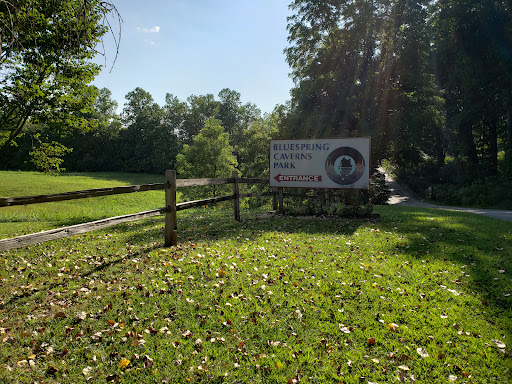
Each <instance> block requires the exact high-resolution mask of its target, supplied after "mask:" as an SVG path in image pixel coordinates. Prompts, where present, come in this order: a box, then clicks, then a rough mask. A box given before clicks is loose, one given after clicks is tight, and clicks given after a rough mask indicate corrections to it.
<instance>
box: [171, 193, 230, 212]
mask: <svg viewBox="0 0 512 384" xmlns="http://www.w3.org/2000/svg"><path fill="white" fill-rule="evenodd" d="M234 198H235V197H234V196H233V195H228V196H220V197H211V198H209V199H203V200H194V201H187V202H185V203H178V204H176V210H177V211H182V210H184V209H189V208H193V207H200V206H202V205H208V204H213V203H218V202H221V201H228V200H233V199H234Z"/></svg>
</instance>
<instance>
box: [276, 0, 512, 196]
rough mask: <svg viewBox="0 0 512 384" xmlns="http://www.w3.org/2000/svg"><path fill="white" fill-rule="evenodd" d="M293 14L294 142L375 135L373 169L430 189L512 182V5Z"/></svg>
mask: <svg viewBox="0 0 512 384" xmlns="http://www.w3.org/2000/svg"><path fill="white" fill-rule="evenodd" d="M291 9H292V10H293V15H292V16H291V17H290V18H289V26H288V30H289V43H290V46H289V47H288V48H287V50H286V54H287V60H288V63H289V64H290V66H291V68H292V75H293V77H294V80H295V83H296V86H295V88H294V89H293V90H292V100H291V104H290V113H289V116H288V119H287V121H286V124H285V127H284V129H283V131H282V135H283V136H286V137H294V138H310V137H311V138H314V137H340V136H341V137H343V136H371V137H372V147H373V148H372V159H373V162H374V163H375V164H377V163H378V162H380V161H381V160H382V159H389V160H390V162H391V164H392V165H394V166H396V167H397V172H398V173H399V175H400V176H402V177H404V176H406V177H408V180H409V181H410V184H411V187H413V188H414V187H416V190H417V192H420V193H423V192H425V193H426V192H427V191H432V189H433V188H438V189H440V190H446V188H445V186H443V187H438V185H442V184H450V185H452V186H454V188H453V190H454V191H458V190H460V188H461V186H462V187H463V186H470V185H471V183H474V182H475V180H483V179H485V178H486V177H489V176H492V177H495V178H496V179H495V180H494V182H493V184H496V182H497V183H498V184H500V183H503V182H506V181H507V180H508V182H509V183H510V179H511V176H512V167H511V161H512V160H511V158H512V121H511V119H512V115H511V112H512V109H511V107H512V103H511V100H512V98H511V96H512V82H511V79H512V78H511V74H512V56H511V55H510V52H512V23H511V21H510V20H511V18H510V15H511V12H512V9H511V8H510V3H509V2H501V1H493V0H485V1H480V0H479V1H462V0H440V1H436V2H430V1H422V0H420V1H410V0H391V1H390V0H372V1H368V0H355V1H340V0H327V1H325V0H321V1H320V0H295V1H294V2H292V4H291ZM500 151H501V152H500ZM500 153H503V154H504V155H503V156H502V157H503V162H502V163H500V162H499V158H500V156H499V154H500ZM483 182H484V183H487V182H486V181H485V180H484V181H483ZM507 189H510V188H508V187H507ZM438 195H439V194H438ZM455 199H456V198H455ZM511 203H512V200H511Z"/></svg>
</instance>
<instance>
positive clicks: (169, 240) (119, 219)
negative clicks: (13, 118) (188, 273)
mask: <svg viewBox="0 0 512 384" xmlns="http://www.w3.org/2000/svg"><path fill="white" fill-rule="evenodd" d="M224 184H233V194H232V195H227V196H219V197H213V198H210V199H202V200H195V201H187V202H184V203H176V190H177V189H178V188H183V187H192V186H213V185H224ZM240 184H268V179H256V178H241V177H239V176H238V173H237V172H236V171H233V177H230V178H223V179H220V178H211V179H176V171H174V170H168V171H166V172H165V183H156V184H144V185H130V186H123V187H113V188H98V189H88V190H84V191H76V192H66V193H57V194H52V195H40V196H25V197H3V198H0V207H9V206H14V205H28V204H38V203H48V202H55V201H65V200H75V199H84V198H91V197H99V196H109V195H119V194H124V193H134V192H143V191H154V190H162V189H164V190H165V207H163V208H158V209H153V210H150V211H144V212H138V213H132V214H128V215H122V216H116V217H109V218H106V219H101V220H96V221H92V222H88V223H83V224H77V225H72V226H69V227H62V228H57V229H51V230H48V231H43V232H38V233H32V234H28V235H24V236H18V237H13V238H8V239H2V240H0V252H2V251H8V250H10V249H16V248H21V247H25V246H28V245H34V244H39V243H42V242H45V241H50V240H57V239H64V238H67V237H71V236H74V235H78V234H81V233H86V232H91V231H94V230H96V229H101V228H106V227H110V226H112V225H116V224H121V223H127V222H130V221H135V220H140V219H145V218H147V217H152V216H157V215H165V229H164V231H165V232H164V233H165V234H164V239H165V246H166V247H168V246H173V245H176V244H177V242H178V225H177V218H176V212H177V211H181V210H184V209H189V208H194V207H198V206H203V205H207V204H212V203H217V202H221V201H228V200H233V212H234V217H235V220H237V221H240V199H242V198H247V197H262V196H274V203H273V207H274V209H277V208H278V202H277V201H278V200H277V199H279V209H280V211H282V208H283V192H282V188H280V189H279V191H276V190H274V191H272V192H263V193H259V192H255V193H246V194H241V193H240V191H239V185H240ZM278 195H279V196H278Z"/></svg>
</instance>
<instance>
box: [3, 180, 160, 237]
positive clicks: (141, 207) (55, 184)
mask: <svg viewBox="0 0 512 384" xmlns="http://www.w3.org/2000/svg"><path fill="white" fill-rule="evenodd" d="M164 181H165V179H164V177H163V175H161V176H160V175H141V174H129V173H81V174H73V173H71V174H67V173H63V174H61V175H59V176H52V175H47V174H43V173H39V172H9V171H0V196H2V197H21V196H35V195H45V194H55V193H63V192H72V191H80V190H85V189H94V188H110V187H117V186H125V185H140V184H153V183H163V182H164ZM164 205H165V195H164V191H163V190H161V191H160V190H157V191H147V192H138V193H130V194H122V195H113V196H101V197H95V198H86V199H78V200H68V201H60V202H54V203H42V204H31V205H26V206H13V207H1V208H0V238H7V237H14V236H20V235H24V234H27V233H34V232H39V231H44V230H49V229H54V228H59V227H62V226H69V225H75V224H79V223H86V222H89V221H94V220H99V219H103V218H107V217H113V216H119V215H124V214H128V213H137V212H141V211H145V210H150V209H157V208H162V207H163V206H164Z"/></svg>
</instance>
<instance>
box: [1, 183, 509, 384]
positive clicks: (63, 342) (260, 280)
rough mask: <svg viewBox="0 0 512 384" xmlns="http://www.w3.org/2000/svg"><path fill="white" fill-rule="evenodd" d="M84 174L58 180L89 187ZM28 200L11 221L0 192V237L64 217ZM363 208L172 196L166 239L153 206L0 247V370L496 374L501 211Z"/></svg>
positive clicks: (501, 335)
mask: <svg viewBox="0 0 512 384" xmlns="http://www.w3.org/2000/svg"><path fill="white" fill-rule="evenodd" d="M4 175H5V174H4V173H0V178H2V179H3V178H4ZM28 176H29V177H32V176H31V175H28ZM18 177H19V180H21V179H22V178H23V177H24V175H23V174H20V175H19V176H18ZM34 177H38V175H34ZM66 177H72V176H64V177H62V176H59V177H56V178H51V181H53V180H55V182H60V180H62V179H65V178H66ZM123 177H124V176H123V175H119V180H120V182H121V184H136V183H138V182H133V180H132V179H130V180H128V179H123ZM126 177H127V178H129V177H131V176H126ZM61 178H62V179H61ZM80 179H81V177H78V178H77V179H76V181H77V183H82V181H80ZM85 179H87V180H88V181H86V182H84V183H85V184H87V185H88V186H87V187H85V186H84V185H82V184H80V185H81V186H80V187H78V188H77V187H74V186H73V185H72V183H73V181H71V185H69V188H68V189H67V190H74V189H84V188H92V187H94V186H92V184H95V183H92V182H91V180H93V179H95V177H94V175H88V176H87V177H86V178H85ZM113 179H114V177H113V176H112V175H104V176H103V177H98V178H97V179H95V180H98V182H101V183H102V182H104V181H105V180H107V181H108V183H110V184H109V185H105V186H110V185H111V182H112V180H113ZM28 184H29V185H32V184H33V183H28ZM43 184H44V183H43ZM0 185H1V186H2V187H1V188H2V192H1V193H0V195H11V196H13V195H19V194H18V193H14V192H12V191H10V190H9V187H6V183H4V182H3V180H2V182H1V183H0ZM76 185H78V184H76ZM52 188H53V187H52ZM61 191H62V190H58V191H54V192H61ZM152 193H153V192H148V194H152ZM21 194H25V193H23V190H21ZM144 194H146V192H145V193H144ZM128 196H137V197H138V199H139V201H140V202H141V204H142V205H144V204H147V205H148V207H145V206H138V205H137V206H132V207H126V209H128V210H129V211H140V210H144V209H151V208H157V207H159V206H161V201H162V200H163V197H162V198H160V196H159V195H155V198H154V202H150V201H146V200H143V199H142V196H143V194H132V195H128ZM139 196H140V197H139ZM148 199H150V198H148ZM92 200H100V199H91V201H92ZM86 201H87V200H82V204H86ZM55 204H57V203H55ZM59 204H67V203H59ZM88 204H91V206H90V209H91V212H93V214H91V216H94V214H96V212H99V213H100V216H102V215H103V214H104V213H105V214H106V213H108V212H109V211H108V210H107V211H106V212H104V211H103V210H104V209H105V208H101V207H98V208H97V207H95V204H94V202H93V201H92V202H90V203H88ZM116 204H122V203H121V202H117V203H116ZM152 204H156V206H154V205H152ZM47 205H50V204H46V206H47ZM99 205H105V203H99ZM108 205H110V204H108ZM127 205H129V204H127ZM149 205H151V206H149ZM44 206H45V204H43V205H41V206H39V208H38V209H39V211H34V212H33V215H32V216H31V217H34V219H33V220H34V221H27V222H25V217H26V216H23V215H25V212H21V211H20V212H10V211H9V212H8V213H5V212H6V211H3V210H4V209H5V208H2V211H0V221H1V224H0V230H1V231H0V237H1V238H4V237H7V236H10V235H13V234H14V233H19V232H25V231H26V232H29V231H32V228H34V223H42V225H41V226H42V227H46V226H51V225H54V224H55V223H65V222H68V221H73V220H76V219H77V215H76V214H73V213H70V212H67V210H68V209H69V207H67V206H66V207H65V208H63V209H62V210H60V209H58V208H52V213H51V214H50V213H45V208H43V207H44ZM76 207H77V208H79V209H80V208H81V207H80V205H77V206H76ZM22 208H29V207H22ZM82 208H83V207H82ZM34 209H35V208H34ZM96 209H97V210H96ZM108 209H111V208H108ZM112 209H114V208H112ZM115 209H116V212H117V210H120V211H119V214H121V211H123V210H124V209H125V207H116V208H115ZM123 212H124V211H123ZM376 212H377V213H380V215H381V218H380V220H378V221H365V220H348V219H322V218H289V217H279V216H270V215H268V214H267V212H266V210H264V209H261V210H253V211H248V210H244V211H242V222H241V223H238V222H235V221H234V220H233V218H232V212H231V210H230V209H229V208H226V209H224V208H222V207H217V208H203V209H197V210H188V211H181V212H178V223H179V228H178V231H179V242H180V244H179V246H178V247H175V248H163V247H162V243H163V218H161V217H158V218H152V219H148V220H143V221H139V222H135V223H129V224H124V225H118V226H115V227H112V228H110V229H107V230H101V231H96V232H92V233H89V234H85V235H80V236H76V237H73V238H70V239H65V240H59V241H54V242H49V243H45V244H41V245H37V246H31V247H27V248H23V249H18V250H13V251H9V252H4V253H2V254H1V255H0V261H1V262H2V264H3V267H2V269H1V270H0V340H1V344H0V382H2V383H3V382H5V383H25V382H26V383H35V382H36V383H81V382H84V383H85V382H103V383H110V382H111V383H189V382H191V383H199V382H205V383H224V382H226V383H228V382H229V383H260V382H261V383H338V382H339V383H370V384H371V383H387V382H416V383H448V382H458V383H463V382H467V383H509V382H512V354H511V345H512V296H510V294H512V260H511V255H512V242H511V240H512V223H507V222H501V221H497V220H493V219H488V218H484V217H480V216H476V215H470V214H464V213H456V212H447V211H438V210H427V209H414V208H407V207H377V208H376ZM125 213H128V212H125ZM116 214H117V213H116ZM45 215H47V216H45ZM68 215H69V216H68ZM40 217H44V220H43V219H40ZM69 217H72V218H75V219H73V220H71V219H69ZM61 218H62V219H61ZM9 220H11V221H9ZM38 220H40V221H38ZM45 220H46V221H45ZM11 223H16V225H17V228H16V230H15V231H13V230H12V228H10V224H11ZM35 227H37V226H35ZM45 229H47V228H45Z"/></svg>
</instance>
